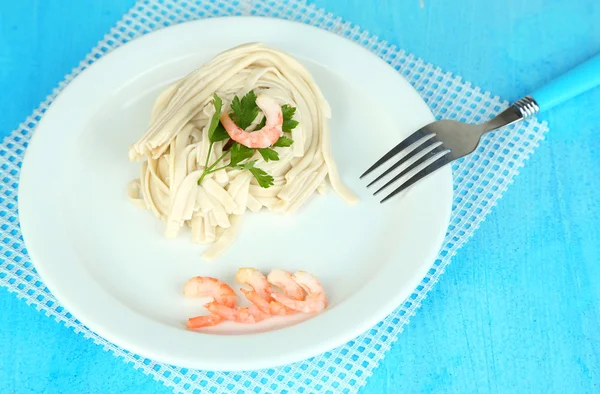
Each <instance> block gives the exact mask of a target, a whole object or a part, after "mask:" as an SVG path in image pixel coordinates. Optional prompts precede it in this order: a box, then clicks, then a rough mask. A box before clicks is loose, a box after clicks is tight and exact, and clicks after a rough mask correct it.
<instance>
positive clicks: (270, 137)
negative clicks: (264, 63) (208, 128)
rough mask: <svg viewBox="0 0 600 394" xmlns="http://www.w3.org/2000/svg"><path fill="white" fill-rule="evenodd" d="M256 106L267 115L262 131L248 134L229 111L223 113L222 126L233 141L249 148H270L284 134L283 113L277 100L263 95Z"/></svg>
mask: <svg viewBox="0 0 600 394" xmlns="http://www.w3.org/2000/svg"><path fill="white" fill-rule="evenodd" d="M256 105H257V106H258V108H260V109H261V110H262V111H263V113H264V114H265V118H266V123H265V126H264V127H263V128H262V129H260V130H256V131H253V132H248V131H246V130H244V129H242V128H240V127H238V126H237V125H236V124H235V123H234V122H233V120H231V118H230V117H229V114H228V113H227V111H223V112H222V113H221V124H222V125H223V127H224V128H225V130H226V131H227V134H229V136H230V137H231V139H232V140H234V141H236V142H239V143H240V144H242V145H244V146H246V147H248V148H268V147H270V146H271V145H273V144H274V143H276V142H277V140H278V139H279V137H281V135H282V134H283V129H282V127H283V112H281V106H280V105H279V104H277V103H276V102H275V100H273V99H272V98H270V97H269V96H265V95H262V94H261V95H260V96H258V97H257V98H256Z"/></svg>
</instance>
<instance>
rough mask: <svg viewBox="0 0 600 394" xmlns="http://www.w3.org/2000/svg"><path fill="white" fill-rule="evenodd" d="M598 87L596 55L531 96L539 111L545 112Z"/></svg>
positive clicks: (599, 69)
mask: <svg viewBox="0 0 600 394" xmlns="http://www.w3.org/2000/svg"><path fill="white" fill-rule="evenodd" d="M599 85H600V54H597V55H595V56H594V57H592V58H591V59H589V60H587V61H585V62H583V63H581V64H580V65H578V66H576V67H575V68H573V69H571V70H570V71H568V72H567V73H566V74H563V75H561V76H560V77H558V78H556V79H554V80H552V81H550V82H549V83H547V84H546V85H545V86H542V87H541V88H539V89H537V90H536V91H535V92H533V93H532V94H531V96H532V97H533V98H534V99H535V101H536V102H537V104H538V106H539V107H540V111H546V110H549V109H551V108H553V107H554V106H556V105H558V104H562V103H563V102H565V101H567V100H569V99H571V98H573V97H575V96H578V95H580V94H581V93H584V92H587V91H588V90H590V89H593V88H595V87H596V86H599Z"/></svg>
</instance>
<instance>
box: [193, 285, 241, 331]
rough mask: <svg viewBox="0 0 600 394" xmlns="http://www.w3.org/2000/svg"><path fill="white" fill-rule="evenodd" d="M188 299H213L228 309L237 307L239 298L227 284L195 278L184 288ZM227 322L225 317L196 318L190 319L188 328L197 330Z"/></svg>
mask: <svg viewBox="0 0 600 394" xmlns="http://www.w3.org/2000/svg"><path fill="white" fill-rule="evenodd" d="M183 294H184V295H185V296H186V297H213V299H214V302H215V303H219V304H221V305H224V306H226V307H228V308H233V307H235V304H236V299H237V296H236V295H235V292H234V291H233V289H232V288H231V287H230V286H229V285H228V284H226V283H223V282H221V281H220V280H218V279H215V278H211V277H209V276H195V277H193V278H191V279H190V280H188V281H187V283H186V284H185V286H184V288H183ZM223 320H225V319H224V318H223V317H221V316H219V315H216V314H211V315H205V316H196V317H192V318H190V319H188V322H187V325H186V327H187V328H188V329H197V328H202V327H210V326H215V325H217V324H219V323H221V322H222V321H223Z"/></svg>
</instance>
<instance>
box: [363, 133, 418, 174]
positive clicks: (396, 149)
mask: <svg viewBox="0 0 600 394" xmlns="http://www.w3.org/2000/svg"><path fill="white" fill-rule="evenodd" d="M426 135H428V134H427V133H424V132H422V131H421V129H419V130H417V131H415V132H414V133H412V134H411V135H409V136H408V137H406V138H405V139H404V140H403V141H402V142H400V143H399V144H398V145H396V146H395V147H393V148H392V150H390V151H389V152H388V153H386V154H385V155H383V157H382V158H381V159H379V160H377V162H376V163H375V164H373V165H372V166H371V167H369V169H368V170H367V171H365V172H364V173H363V174H362V175H361V176H360V179H362V178H364V177H365V176H366V175H368V174H370V173H371V172H372V171H373V170H376V169H377V168H378V167H379V166H381V165H382V164H384V163H386V162H387V161H388V160H389V159H391V158H392V157H394V156H396V155H397V154H398V153H400V152H402V151H403V150H404V149H406V148H408V147H409V146H411V145H412V144H414V143H415V142H417V141H418V140H420V139H421V138H423V137H425V136H426Z"/></svg>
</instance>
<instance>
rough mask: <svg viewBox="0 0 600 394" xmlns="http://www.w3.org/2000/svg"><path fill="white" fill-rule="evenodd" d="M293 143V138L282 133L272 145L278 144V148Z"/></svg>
mask: <svg viewBox="0 0 600 394" xmlns="http://www.w3.org/2000/svg"><path fill="white" fill-rule="evenodd" d="M293 143H294V140H293V139H291V138H288V137H286V136H285V135H282V136H281V137H279V139H278V140H277V142H275V143H274V144H273V146H278V147H280V148H287V147H288V146H291V145H292V144H293Z"/></svg>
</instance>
